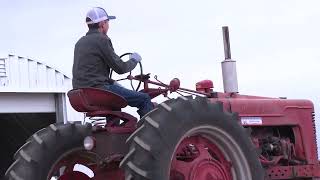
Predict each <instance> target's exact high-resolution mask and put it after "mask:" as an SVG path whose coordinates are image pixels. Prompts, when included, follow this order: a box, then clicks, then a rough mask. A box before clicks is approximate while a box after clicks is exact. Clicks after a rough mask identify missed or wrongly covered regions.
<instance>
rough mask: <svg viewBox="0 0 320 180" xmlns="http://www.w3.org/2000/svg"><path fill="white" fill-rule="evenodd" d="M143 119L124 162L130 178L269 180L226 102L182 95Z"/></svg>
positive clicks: (133, 136)
mask: <svg viewBox="0 0 320 180" xmlns="http://www.w3.org/2000/svg"><path fill="white" fill-rule="evenodd" d="M143 120H144V123H143V124H142V125H141V126H140V127H139V128H138V129H137V130H136V131H135V132H134V133H133V135H132V136H131V137H130V139H129V140H128V141H129V142H131V146H130V150H129V153H128V154H127V155H126V157H125V158H124V159H123V161H122V162H121V164H120V165H121V166H122V167H124V169H125V172H126V179H134V180H145V179H152V180H169V179H170V180H209V179H221V180H263V179H264V174H263V170H262V167H261V164H260V162H259V161H258V157H257V154H256V152H255V148H254V146H253V144H252V142H251V141H250V139H249V137H248V135H247V133H246V131H245V130H244V128H243V127H242V126H240V125H239V124H238V122H237V118H236V116H234V115H232V114H230V113H226V112H224V111H223V108H222V104H221V103H210V102H209V101H208V99H207V98H196V99H187V98H185V97H179V98H178V99H177V100H176V101H174V102H171V103H166V102H164V103H162V104H160V105H159V106H158V107H157V109H155V110H153V111H152V112H150V113H149V114H147V115H146V116H144V117H143Z"/></svg>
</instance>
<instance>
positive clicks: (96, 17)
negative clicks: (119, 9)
mask: <svg viewBox="0 0 320 180" xmlns="http://www.w3.org/2000/svg"><path fill="white" fill-rule="evenodd" d="M87 18H89V19H90V21H87V22H86V23H87V24H95V23H98V22H101V21H104V20H110V19H116V17H115V16H109V15H108V13H107V12H106V11H105V10H104V9H103V8H101V7H94V8H92V9H90V10H89V11H88V13H87Z"/></svg>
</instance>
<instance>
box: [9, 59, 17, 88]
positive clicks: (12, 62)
mask: <svg viewBox="0 0 320 180" xmlns="http://www.w3.org/2000/svg"><path fill="white" fill-rule="evenodd" d="M9 68H10V74H9V84H10V85H11V86H12V87H13V88H17V87H18V85H19V65H18V58H17V57H16V56H9Z"/></svg>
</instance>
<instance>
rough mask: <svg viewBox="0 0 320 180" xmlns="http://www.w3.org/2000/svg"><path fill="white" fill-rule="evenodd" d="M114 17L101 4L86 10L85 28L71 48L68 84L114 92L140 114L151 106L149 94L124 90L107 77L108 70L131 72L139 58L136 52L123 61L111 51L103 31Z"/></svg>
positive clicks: (119, 72)
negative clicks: (72, 50) (71, 57)
mask: <svg viewBox="0 0 320 180" xmlns="http://www.w3.org/2000/svg"><path fill="white" fill-rule="evenodd" d="M115 18H116V17H115V16H109V15H108V14H107V12H106V11H105V10H104V9H103V8H101V7H95V8H92V9H91V10H89V11H88V13H87V16H86V24H87V25H88V28H89V31H88V32H87V33H86V35H85V36H83V37H81V38H80V39H79V40H78V42H77V43H76V45H75V49H74V62H73V69H72V75H73V79H72V85H73V88H74V89H76V88H84V87H94V88H100V89H104V90H107V91H111V92H113V93H115V94H118V95H120V96H122V97H123V98H124V99H125V100H126V101H127V102H128V105H129V106H132V107H137V108H138V109H139V110H138V111H137V112H138V114H139V115H140V117H142V116H143V115H144V114H146V113H148V112H149V111H150V110H151V109H153V104H152V102H151V99H150V96H149V95H148V94H146V93H143V92H137V91H133V90H129V89H126V88H124V87H122V86H120V85H119V84H118V83H117V82H116V81H114V80H112V79H111V78H110V77H109V75H110V71H111V70H114V71H115V72H116V73H118V74H124V73H127V72H130V71H132V70H133V69H134V68H135V67H136V65H137V63H139V62H140V61H141V59H142V58H141V56H140V55H139V54H138V53H132V54H130V56H129V60H128V61H126V62H124V61H122V60H121V58H120V57H119V56H118V55H117V54H116V53H115V52H114V49H113V46H112V43H111V40H110V38H109V37H108V36H107V32H108V29H109V20H112V19H115Z"/></svg>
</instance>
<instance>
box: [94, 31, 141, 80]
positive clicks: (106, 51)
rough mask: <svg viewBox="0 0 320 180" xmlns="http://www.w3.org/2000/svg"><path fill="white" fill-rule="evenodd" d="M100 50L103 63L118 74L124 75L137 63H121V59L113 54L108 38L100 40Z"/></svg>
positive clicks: (130, 61) (129, 61)
mask: <svg viewBox="0 0 320 180" xmlns="http://www.w3.org/2000/svg"><path fill="white" fill-rule="evenodd" d="M99 45H100V49H101V51H102V54H103V56H104V58H103V59H104V61H105V63H106V64H107V65H109V66H110V68H111V69H113V70H114V71H115V72H116V73H118V74H124V73H127V72H129V71H131V70H133V69H134V68H135V67H136V65H137V62H136V61H133V60H132V59H130V60H128V61H126V62H123V61H122V59H121V58H120V57H119V56H118V55H117V54H116V53H115V52H114V50H113V47H112V44H111V41H110V39H109V38H107V37H105V38H103V39H101V43H99Z"/></svg>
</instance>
